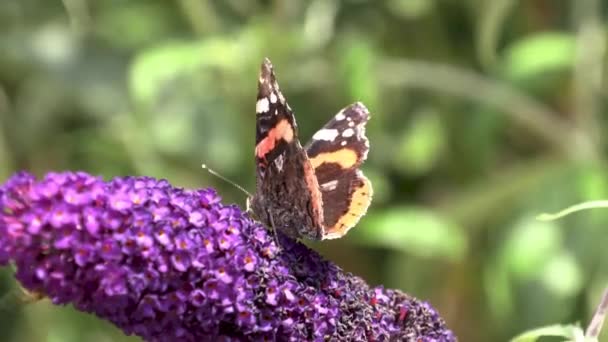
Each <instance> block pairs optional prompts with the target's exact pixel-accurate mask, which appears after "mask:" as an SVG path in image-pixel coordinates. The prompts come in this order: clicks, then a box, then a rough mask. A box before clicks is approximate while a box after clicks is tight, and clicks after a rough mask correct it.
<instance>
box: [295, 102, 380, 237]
mask: <svg viewBox="0 0 608 342" xmlns="http://www.w3.org/2000/svg"><path fill="white" fill-rule="evenodd" d="M368 119H369V111H368V110H367V108H366V107H365V106H364V105H363V104H362V103H359V102H357V103H354V104H352V105H350V106H348V107H346V108H344V109H342V110H341V111H340V112H339V113H338V114H336V115H335V116H334V118H333V119H332V120H330V121H329V122H328V123H327V124H326V125H325V126H324V127H323V128H322V129H320V130H319V131H317V133H315V134H314V135H313V138H312V140H311V141H310V142H309V143H308V144H307V145H306V147H305V149H306V153H307V155H308V158H309V159H310V163H311V165H312V167H313V169H314V173H315V176H316V178H317V182H318V184H319V189H320V190H321V197H322V200H323V226H324V232H323V239H334V238H339V237H342V236H343V235H344V234H346V233H347V232H348V230H349V229H350V228H352V227H353V226H354V225H355V224H356V223H357V222H358V221H359V219H360V218H361V216H363V215H364V214H365V212H366V211H367V208H368V207H369V205H370V203H371V197H372V187H371V183H370V181H369V180H368V179H367V178H366V177H365V176H364V175H363V172H361V170H359V167H360V166H361V164H362V163H363V161H364V160H365V159H366V158H367V153H368V151H369V142H368V140H367V137H366V136H365V124H366V123H367V120H368Z"/></svg>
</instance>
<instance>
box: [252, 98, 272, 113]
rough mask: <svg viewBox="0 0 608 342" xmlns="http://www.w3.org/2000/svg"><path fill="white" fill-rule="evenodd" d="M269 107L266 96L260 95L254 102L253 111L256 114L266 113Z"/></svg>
mask: <svg viewBox="0 0 608 342" xmlns="http://www.w3.org/2000/svg"><path fill="white" fill-rule="evenodd" d="M269 109H270V107H269V103H268V98H266V97H262V98H261V99H259V100H258V102H256V104H255V112H256V113H258V114H261V113H266V112H267V111H268V110H269Z"/></svg>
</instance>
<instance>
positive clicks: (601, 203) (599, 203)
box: [536, 200, 608, 221]
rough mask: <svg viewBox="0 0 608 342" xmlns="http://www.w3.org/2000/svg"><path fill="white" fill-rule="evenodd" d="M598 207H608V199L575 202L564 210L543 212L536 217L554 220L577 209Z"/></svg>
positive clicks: (542, 219)
mask: <svg viewBox="0 0 608 342" xmlns="http://www.w3.org/2000/svg"><path fill="white" fill-rule="evenodd" d="M596 208H608V200H600V201H589V202H583V203H579V204H575V205H573V206H570V207H568V208H566V209H564V210H561V211H558V212H557V213H553V214H550V213H542V214H540V215H538V216H537V217H536V219H537V220H540V221H552V220H556V219H558V218H562V217H564V216H566V215H570V214H572V213H575V212H577V211H581V210H588V209H596Z"/></svg>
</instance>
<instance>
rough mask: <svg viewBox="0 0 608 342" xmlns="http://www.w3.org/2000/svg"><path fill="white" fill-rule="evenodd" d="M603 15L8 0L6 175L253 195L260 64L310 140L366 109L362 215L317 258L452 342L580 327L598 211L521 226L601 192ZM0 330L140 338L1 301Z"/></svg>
mask: <svg viewBox="0 0 608 342" xmlns="http://www.w3.org/2000/svg"><path fill="white" fill-rule="evenodd" d="M607 10H608V2H607V1H599V0H578V1H559V2H558V1H556V2H552V1H544V0H533V1H513V0H497V1H483V0H467V1H449V0H386V1H369V0H368V1H366V0H344V1H337V0H313V1H301V0H292V1H269V0H267V1H238V0H228V1H209V0H177V1H162V0H156V1H151V0H130V1H119V0H108V1H86V0H63V1H41V0H38V1H36V0H20V1H17V0H5V1H2V2H0V32H2V34H1V35H0V178H1V179H5V178H6V177H8V176H9V175H10V174H11V173H13V172H15V171H16V170H20V169H26V170H31V171H33V172H35V173H36V174H39V175H41V174H44V173H45V172H47V171H51V170H84V171H87V172H90V173H93V174H99V175H103V176H104V177H105V178H106V179H109V178H111V177H112V176H116V175H149V176H154V177H159V178H166V179H168V180H169V181H170V182H171V183H172V184H175V185H179V186H184V187H208V186H213V187H215V188H217V189H218V190H219V192H220V193H221V194H222V196H223V197H224V199H225V201H226V202H237V203H239V204H241V205H243V204H244V198H243V195H242V193H240V192H239V191H237V190H235V189H234V188H233V187H230V186H228V185H226V184H225V183H222V182H221V181H218V179H216V178H214V177H212V176H210V175H209V174H207V173H205V172H204V171H203V170H201V169H200V164H201V163H203V162H205V163H207V164H209V165H210V166H211V167H213V168H214V169H216V170H219V171H220V172H221V173H222V174H224V175H226V176H227V177H229V178H232V179H235V180H237V181H238V182H239V183H240V184H242V185H244V186H245V187H246V188H248V189H253V188H254V182H255V177H254V165H253V141H254V125H255V121H254V120H255V115H254V112H255V96H256V82H257V72H258V67H259V64H260V62H261V60H262V57H264V56H267V57H269V58H270V59H271V60H272V61H273V63H274V64H275V68H276V71H277V74H278V78H279V81H280V83H281V85H282V89H283V92H284V93H285V95H286V96H287V98H288V100H289V102H290V104H291V107H292V108H294V109H295V112H296V115H297V117H298V123H299V126H300V134H301V137H302V138H303V140H306V139H307V138H308V137H310V136H311V135H312V134H313V133H314V131H315V130H316V129H318V128H320V127H321V126H322V125H323V124H324V123H325V122H326V121H327V120H329V119H330V118H331V117H332V115H334V114H335V113H336V112H337V111H338V110H339V109H340V108H342V107H343V106H345V105H347V104H349V103H351V102H354V101H356V100H361V101H363V102H364V103H365V104H366V105H367V106H368V107H369V108H370V110H371V112H372V115H373V117H372V120H371V121H370V123H369V125H368V136H369V137H370V140H371V151H370V154H369V160H368V161H367V162H366V163H365V165H364V170H365V172H366V174H368V175H369V176H370V178H371V180H372V182H373V184H374V189H375V198H374V202H373V204H372V207H371V208H370V210H369V213H368V215H367V216H366V217H365V218H364V219H363V220H362V221H361V222H360V223H359V225H358V227H357V228H356V229H354V230H353V231H352V233H350V234H349V235H348V236H347V237H346V238H344V239H340V240H338V241H328V242H323V243H312V244H311V245H313V247H314V248H316V249H317V250H319V251H320V252H321V253H323V254H324V255H325V256H326V257H327V258H329V259H332V260H334V261H336V262H337V263H338V264H340V265H341V266H343V267H344V268H345V269H346V270H349V271H352V272H354V273H356V274H359V275H361V276H362V277H363V278H365V279H366V280H368V281H369V282H371V283H372V284H384V285H386V286H390V287H397V288H400V289H403V290H404V291H406V292H409V293H411V294H412V295H415V296H417V297H419V298H423V299H425V300H429V301H430V302H431V303H432V304H433V305H434V306H435V307H437V308H438V310H439V311H440V312H441V313H442V315H443V317H445V319H446V320H447V322H448V324H449V326H450V327H451V328H453V329H454V330H455V331H456V333H457V334H458V336H459V337H460V339H461V340H462V341H505V340H507V339H509V338H511V337H513V336H515V335H517V334H519V333H520V332H522V331H525V330H529V329H532V328H535V327H538V326H549V325H551V324H554V323H574V322H581V323H585V322H588V320H589V318H590V316H591V314H592V312H593V310H594V308H595V306H596V304H597V302H598V300H599V297H600V294H601V291H602V289H603V288H604V286H606V284H608V262H607V260H608V249H606V248H605V246H606V245H608V234H607V232H606V226H607V224H608V212H607V211H606V210H596V211H590V212H584V213H578V214H574V215H571V216H568V217H566V218H565V219H562V220H558V221H552V222H539V221H536V220H535V219H534V217H535V216H536V215H537V214H539V213H541V212H546V211H556V210H558V209H561V208H563V207H566V206H568V205H571V204H573V203H577V202H582V201H587V200H595V199H602V198H608V175H607V172H606V164H605V153H606V143H605V139H603V138H604V135H605V133H606V132H607V130H608V122H607V120H606V104H607V103H606V94H607V88H606V84H605V83H604V82H603V81H604V78H605V77H604V75H606V72H605V68H604V66H605V63H606V55H605V50H606V20H605V14H606V11H607ZM0 275H1V276H2V277H1V278H0V291H2V292H7V291H8V289H9V288H10V287H14V283H13V281H12V280H11V277H10V270H4V271H3V272H2V273H0ZM566 327H567V328H569V326H566ZM0 329H1V330H2V332H3V336H5V337H6V338H3V341H67V342H69V341H85V340H86V341H127V340H131V341H136V340H138V339H137V338H126V337H121V336H122V334H121V332H119V331H117V330H116V329H115V328H113V327H111V326H110V324H108V323H106V322H100V321H99V320H97V319H95V318H94V317H91V316H88V315H84V314H80V313H76V312H74V310H72V309H71V308H58V307H54V306H51V305H50V304H49V303H47V302H44V301H43V302H40V303H35V304H29V305H24V306H10V307H9V306H6V305H4V306H1V307H0ZM549 329H550V328H549ZM604 336H608V335H606V334H604ZM524 337H526V336H524Z"/></svg>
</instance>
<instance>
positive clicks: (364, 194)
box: [323, 174, 373, 240]
mask: <svg viewBox="0 0 608 342" xmlns="http://www.w3.org/2000/svg"><path fill="white" fill-rule="evenodd" d="M360 177H361V181H362V183H361V185H360V186H359V187H358V188H357V189H355V191H354V192H353V194H352V198H351V202H350V204H349V206H348V210H347V211H346V213H344V215H342V217H340V219H339V220H338V222H336V224H335V225H333V226H332V227H326V228H325V231H326V233H325V235H324V236H323V239H324V240H327V239H337V238H340V237H342V236H344V235H345V234H346V233H347V232H348V231H349V230H350V229H351V228H352V227H354V226H355V225H356V224H357V222H359V219H361V217H362V216H363V215H364V214H365V212H366V211H367V208H368V207H369V205H370V204H371V202H372V195H373V190H372V184H371V182H370V181H369V179H367V178H366V177H365V176H363V174H361V175H360Z"/></svg>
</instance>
